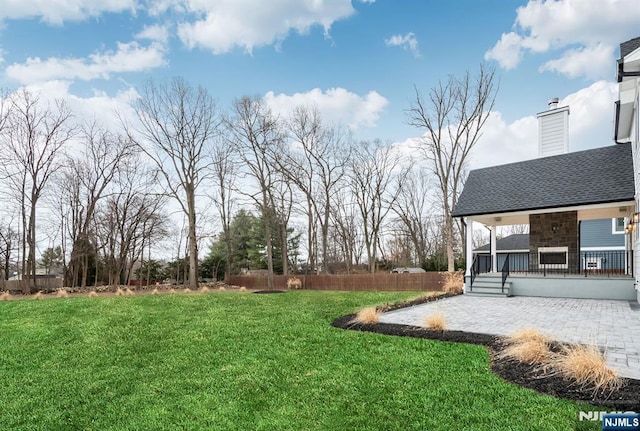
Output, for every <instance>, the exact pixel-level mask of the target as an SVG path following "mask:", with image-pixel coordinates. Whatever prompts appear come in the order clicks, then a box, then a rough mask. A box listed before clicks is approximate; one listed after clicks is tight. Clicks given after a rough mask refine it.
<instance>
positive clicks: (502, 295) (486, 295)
mask: <svg viewBox="0 0 640 431" xmlns="http://www.w3.org/2000/svg"><path fill="white" fill-rule="evenodd" d="M464 294H465V295H467V296H478V297H484V298H508V297H509V295H508V294H507V293H506V291H505V293H477V292H476V291H475V290H474V291H473V292H465V293H464Z"/></svg>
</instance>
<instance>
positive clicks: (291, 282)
mask: <svg viewBox="0 0 640 431" xmlns="http://www.w3.org/2000/svg"><path fill="white" fill-rule="evenodd" d="M287 289H289V290H291V289H294V290H298V289H302V280H300V279H299V278H298V277H289V278H288V279H287Z"/></svg>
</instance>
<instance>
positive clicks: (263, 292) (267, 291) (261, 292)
mask: <svg viewBox="0 0 640 431" xmlns="http://www.w3.org/2000/svg"><path fill="white" fill-rule="evenodd" d="M285 292H286V290H256V291H255V292H253V293H260V294H265V293H285Z"/></svg>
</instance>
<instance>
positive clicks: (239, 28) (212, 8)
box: [165, 0, 355, 54]
mask: <svg viewBox="0 0 640 431" xmlns="http://www.w3.org/2000/svg"><path fill="white" fill-rule="evenodd" d="M165 7H166V2H165ZM172 7H173V8H174V9H177V10H184V11H186V12H187V13H188V14H190V15H193V16H196V17H197V19H196V20H195V21H192V22H184V23H182V24H180V25H179V26H178V36H179V37H180V39H181V40H182V42H183V43H184V44H185V45H186V46H188V47H189V48H194V47H201V48H205V49H208V50H211V51H212V52H213V53H214V54H220V53H225V52H229V51H231V50H233V49H234V48H238V47H239V48H242V49H244V50H245V51H247V52H252V50H253V48H255V47H260V46H266V45H271V44H274V43H275V44H278V43H279V42H281V41H282V40H283V39H285V38H286V37H287V35H288V34H289V33H290V32H291V31H292V30H295V31H297V32H298V33H301V34H304V33H306V32H308V31H309V29H310V28H311V27H313V26H321V27H322V28H323V29H324V31H325V34H326V35H327V34H328V32H329V30H330V28H331V25H332V24H333V23H334V22H336V21H338V20H341V19H345V18H347V17H349V16H351V15H352V14H353V13H354V12H355V9H354V8H353V6H352V4H351V0H313V1H299V0H279V1H275V2H272V1H270V2H256V1H253V0H234V1H228V0H182V1H180V2H178V1H174V2H173V3H172Z"/></svg>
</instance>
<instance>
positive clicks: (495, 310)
mask: <svg viewBox="0 0 640 431" xmlns="http://www.w3.org/2000/svg"><path fill="white" fill-rule="evenodd" d="M630 304H631V303H630V302H628V301H613V300H600V299H568V298H533V297H522V296H517V297H511V298H485V297H472V296H467V295H460V296H456V297H453V298H447V299H444V300H440V301H435V302H430V303H426V304H421V305H416V306H413V307H408V308H404V309H400V310H396V311H391V312H388V313H384V314H383V315H382V317H381V319H380V321H381V322H384V323H395V324H404V325H415V326H421V325H422V322H423V320H424V318H425V317H426V316H428V315H430V314H433V313H441V314H443V315H444V316H445V318H446V321H447V329H450V330H459V331H467V332H478V333H484V334H492V335H507V334H511V333H513V332H515V331H517V330H519V329H523V328H535V329H537V330H538V331H540V332H542V333H544V334H547V335H549V336H550V337H551V338H553V339H555V340H557V341H565V342H571V343H583V344H597V345H598V346H599V347H600V348H601V349H603V350H604V352H605V357H606V358H607V363H608V364H609V366H610V367H611V368H613V369H615V370H617V371H618V373H619V374H620V375H621V376H624V377H629V378H633V379H640V310H638V309H637V307H634V308H636V309H633V308H632V306H631V305H630Z"/></svg>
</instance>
